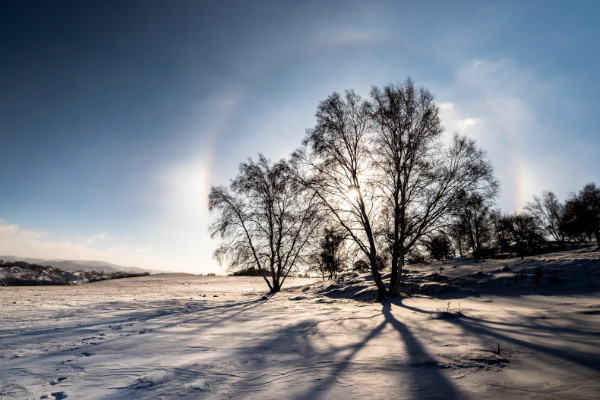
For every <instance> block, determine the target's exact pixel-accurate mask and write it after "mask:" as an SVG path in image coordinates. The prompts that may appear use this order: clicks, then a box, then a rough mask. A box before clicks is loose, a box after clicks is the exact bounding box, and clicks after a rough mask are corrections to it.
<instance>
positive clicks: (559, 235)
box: [525, 191, 568, 248]
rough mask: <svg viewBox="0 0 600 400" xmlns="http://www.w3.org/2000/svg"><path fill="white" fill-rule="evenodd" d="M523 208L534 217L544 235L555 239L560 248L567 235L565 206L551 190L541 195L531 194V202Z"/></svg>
mask: <svg viewBox="0 0 600 400" xmlns="http://www.w3.org/2000/svg"><path fill="white" fill-rule="evenodd" d="M525 210H526V211H527V212H528V213H529V214H530V215H531V216H532V217H533V218H534V219H535V221H536V223H537V224H538V225H539V226H540V227H541V228H542V229H543V230H544V232H545V233H546V235H548V236H550V237H551V238H552V239H553V240H555V241H556V242H557V243H558V244H559V246H561V248H563V247H564V243H565V240H566V238H567V236H568V234H567V227H566V220H565V206H564V205H563V204H561V203H560V201H559V200H558V198H557V197H556V195H555V194H554V193H553V192H546V191H544V192H542V197H541V198H540V197H537V196H533V202H531V203H527V205H526V206H525Z"/></svg>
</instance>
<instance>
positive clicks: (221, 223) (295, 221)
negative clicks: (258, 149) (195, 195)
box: [208, 155, 318, 292]
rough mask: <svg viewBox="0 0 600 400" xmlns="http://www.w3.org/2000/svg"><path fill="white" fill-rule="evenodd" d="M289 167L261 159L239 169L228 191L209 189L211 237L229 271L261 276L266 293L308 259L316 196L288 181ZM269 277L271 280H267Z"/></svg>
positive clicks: (216, 252) (316, 220) (216, 188)
mask: <svg viewBox="0 0 600 400" xmlns="http://www.w3.org/2000/svg"><path fill="white" fill-rule="evenodd" d="M293 175H294V174H293V172H292V170H291V167H290V164H289V163H288V162H287V161H285V160H281V161H279V162H277V163H275V164H271V163H270V162H269V160H267V159H266V158H265V157H264V156H263V155H259V159H258V161H257V162H254V161H252V160H248V162H246V163H242V164H240V167H239V174H238V176H237V177H236V178H235V179H234V180H233V181H232V182H231V184H230V186H229V188H226V187H224V186H216V187H212V188H211V190H210V193H209V196H208V207H209V211H211V212H213V211H214V212H219V213H220V214H219V216H218V218H217V220H216V221H215V222H214V223H213V224H212V225H211V227H210V232H211V237H213V238H214V237H216V236H219V237H220V238H221V239H222V243H221V245H220V246H219V247H218V248H217V250H216V251H215V258H216V259H217V260H218V261H219V262H220V263H222V262H224V261H228V264H229V269H230V270H234V271H235V270H244V269H245V270H249V269H251V268H256V269H258V270H259V271H260V273H261V275H262V277H263V278H264V280H265V281H266V283H267V285H268V286H269V289H270V290H271V292H277V291H279V290H280V288H281V286H282V285H283V282H284V281H285V279H286V277H287V276H288V274H289V273H290V271H291V270H292V268H294V266H295V265H296V264H297V263H298V262H299V261H302V260H303V258H305V257H306V256H307V254H305V253H306V251H305V250H306V249H307V247H308V246H307V243H308V241H309V239H310V238H311V233H312V232H313V231H314V230H315V228H316V225H317V224H318V218H317V207H316V202H315V196H314V194H313V193H310V192H308V191H307V190H306V189H305V188H303V187H302V186H299V185H298V184H297V183H296V182H295V180H294V179H292V176H293ZM269 278H270V279H269Z"/></svg>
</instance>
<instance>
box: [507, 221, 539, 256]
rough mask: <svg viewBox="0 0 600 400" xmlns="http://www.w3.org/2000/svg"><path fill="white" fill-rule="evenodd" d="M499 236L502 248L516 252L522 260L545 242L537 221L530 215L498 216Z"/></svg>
mask: <svg viewBox="0 0 600 400" xmlns="http://www.w3.org/2000/svg"><path fill="white" fill-rule="evenodd" d="M496 223H497V235H498V238H499V241H501V242H502V243H499V245H500V247H501V248H502V249H505V250H510V249H512V250H514V251H516V253H517V255H518V256H519V257H521V258H522V259H523V258H525V256H526V255H527V254H528V253H530V252H531V251H533V250H534V249H535V248H536V247H537V246H538V245H539V243H540V242H541V241H542V240H543V235H542V234H541V232H540V229H539V226H538V225H537V223H536V221H535V219H534V218H533V217H532V216H531V215H528V214H524V213H521V214H513V215H503V216H498V219H497V222H496Z"/></svg>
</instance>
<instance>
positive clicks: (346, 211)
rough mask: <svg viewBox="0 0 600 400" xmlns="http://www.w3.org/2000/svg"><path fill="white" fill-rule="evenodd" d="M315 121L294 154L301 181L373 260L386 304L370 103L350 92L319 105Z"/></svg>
mask: <svg viewBox="0 0 600 400" xmlns="http://www.w3.org/2000/svg"><path fill="white" fill-rule="evenodd" d="M316 117H317V123H316V125H315V127H314V128H313V129H310V130H308V131H307V136H306V138H305V139H304V141H303V147H302V148H301V149H299V150H297V151H296V152H295V153H294V157H293V159H294V161H295V164H296V165H297V169H296V171H297V172H299V174H298V179H299V181H300V182H301V183H302V184H303V185H304V186H305V187H307V188H309V189H311V190H312V191H313V192H314V193H315V194H316V196H317V197H318V198H319V200H320V203H321V205H322V207H323V208H325V209H326V210H327V211H328V214H329V217H330V218H331V219H333V220H334V221H335V222H336V223H338V224H339V225H340V226H341V227H342V229H343V230H345V231H346V233H347V236H348V237H349V238H350V239H352V241H353V242H354V244H355V246H356V247H357V248H358V250H359V251H360V252H362V253H363V254H364V255H365V256H366V258H367V259H368V260H369V264H370V268H371V273H372V275H373V278H374V280H375V284H376V285H377V290H378V298H379V299H383V298H385V297H386V296H385V286H384V284H383V281H382V279H381V274H380V273H379V271H378V269H377V266H378V265H377V262H378V261H377V260H378V254H377V252H378V243H377V239H378V238H377V231H376V227H375V225H374V224H375V223H376V220H377V218H378V214H379V207H378V197H377V193H376V186H375V185H374V182H373V178H374V174H373V171H372V170H371V154H370V150H371V149H370V145H369V140H370V138H369V134H370V126H369V124H370V112H369V107H368V104H367V102H365V101H364V100H363V99H362V98H361V97H360V96H359V95H358V94H356V93H355V92H354V91H351V90H350V91H346V92H345V95H344V96H341V95H340V94H338V93H333V94H332V95H331V96H329V97H328V98H327V99H326V100H325V101H322V102H321V103H320V104H319V106H318V107H317V113H316Z"/></svg>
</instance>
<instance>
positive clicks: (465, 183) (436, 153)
mask: <svg viewBox="0 0 600 400" xmlns="http://www.w3.org/2000/svg"><path fill="white" fill-rule="evenodd" d="M371 98H372V102H371V115H372V120H373V124H374V131H375V134H374V143H375V145H374V150H373V152H372V153H373V159H374V161H375V166H376V168H375V171H376V173H377V174H378V181H379V182H380V190H381V193H382V197H383V199H384V201H383V209H382V211H383V217H384V219H385V221H386V227H387V232H386V233H387V235H386V237H387V238H388V240H389V247H390V249H391V277H390V285H389V295H390V296H392V297H395V296H397V295H398V284H399V280H400V278H401V276H402V268H403V266H404V262H405V257H406V255H407V254H408V253H409V252H410V251H411V250H412V249H413V248H414V247H415V246H416V245H417V244H418V243H419V241H420V240H421V238H423V237H425V236H427V235H429V234H431V233H433V232H435V231H436V230H437V229H439V227H440V225H442V224H444V222H445V221H444V219H447V218H448V216H449V214H450V213H451V212H452V211H453V209H454V208H456V206H457V204H458V200H459V199H460V196H461V194H462V193H474V192H478V191H481V192H485V193H486V195H488V196H491V195H492V194H493V193H495V191H496V187H497V183H496V181H495V178H494V176H493V168H492V166H491V165H490V163H489V162H488V161H487V160H486V157H485V153H484V152H483V151H482V150H480V149H478V148H477V147H476V145H475V142H474V141H473V140H469V139H467V138H465V137H460V136H458V135H455V136H454V138H453V140H452V143H451V145H450V146H449V147H448V148H443V146H442V145H441V143H440V135H441V133H442V131H443V128H442V126H441V123H440V119H439V115H438V114H439V111H438V107H437V106H436V105H435V103H434V101H433V100H434V96H433V94H432V93H431V92H430V91H429V90H427V89H426V88H423V87H419V88H417V87H415V86H414V84H413V82H412V80H411V79H410V78H408V79H407V80H406V81H405V82H404V83H403V84H401V85H388V86H385V87H384V88H383V89H378V88H376V87H374V88H373V89H372V90H371Z"/></svg>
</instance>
